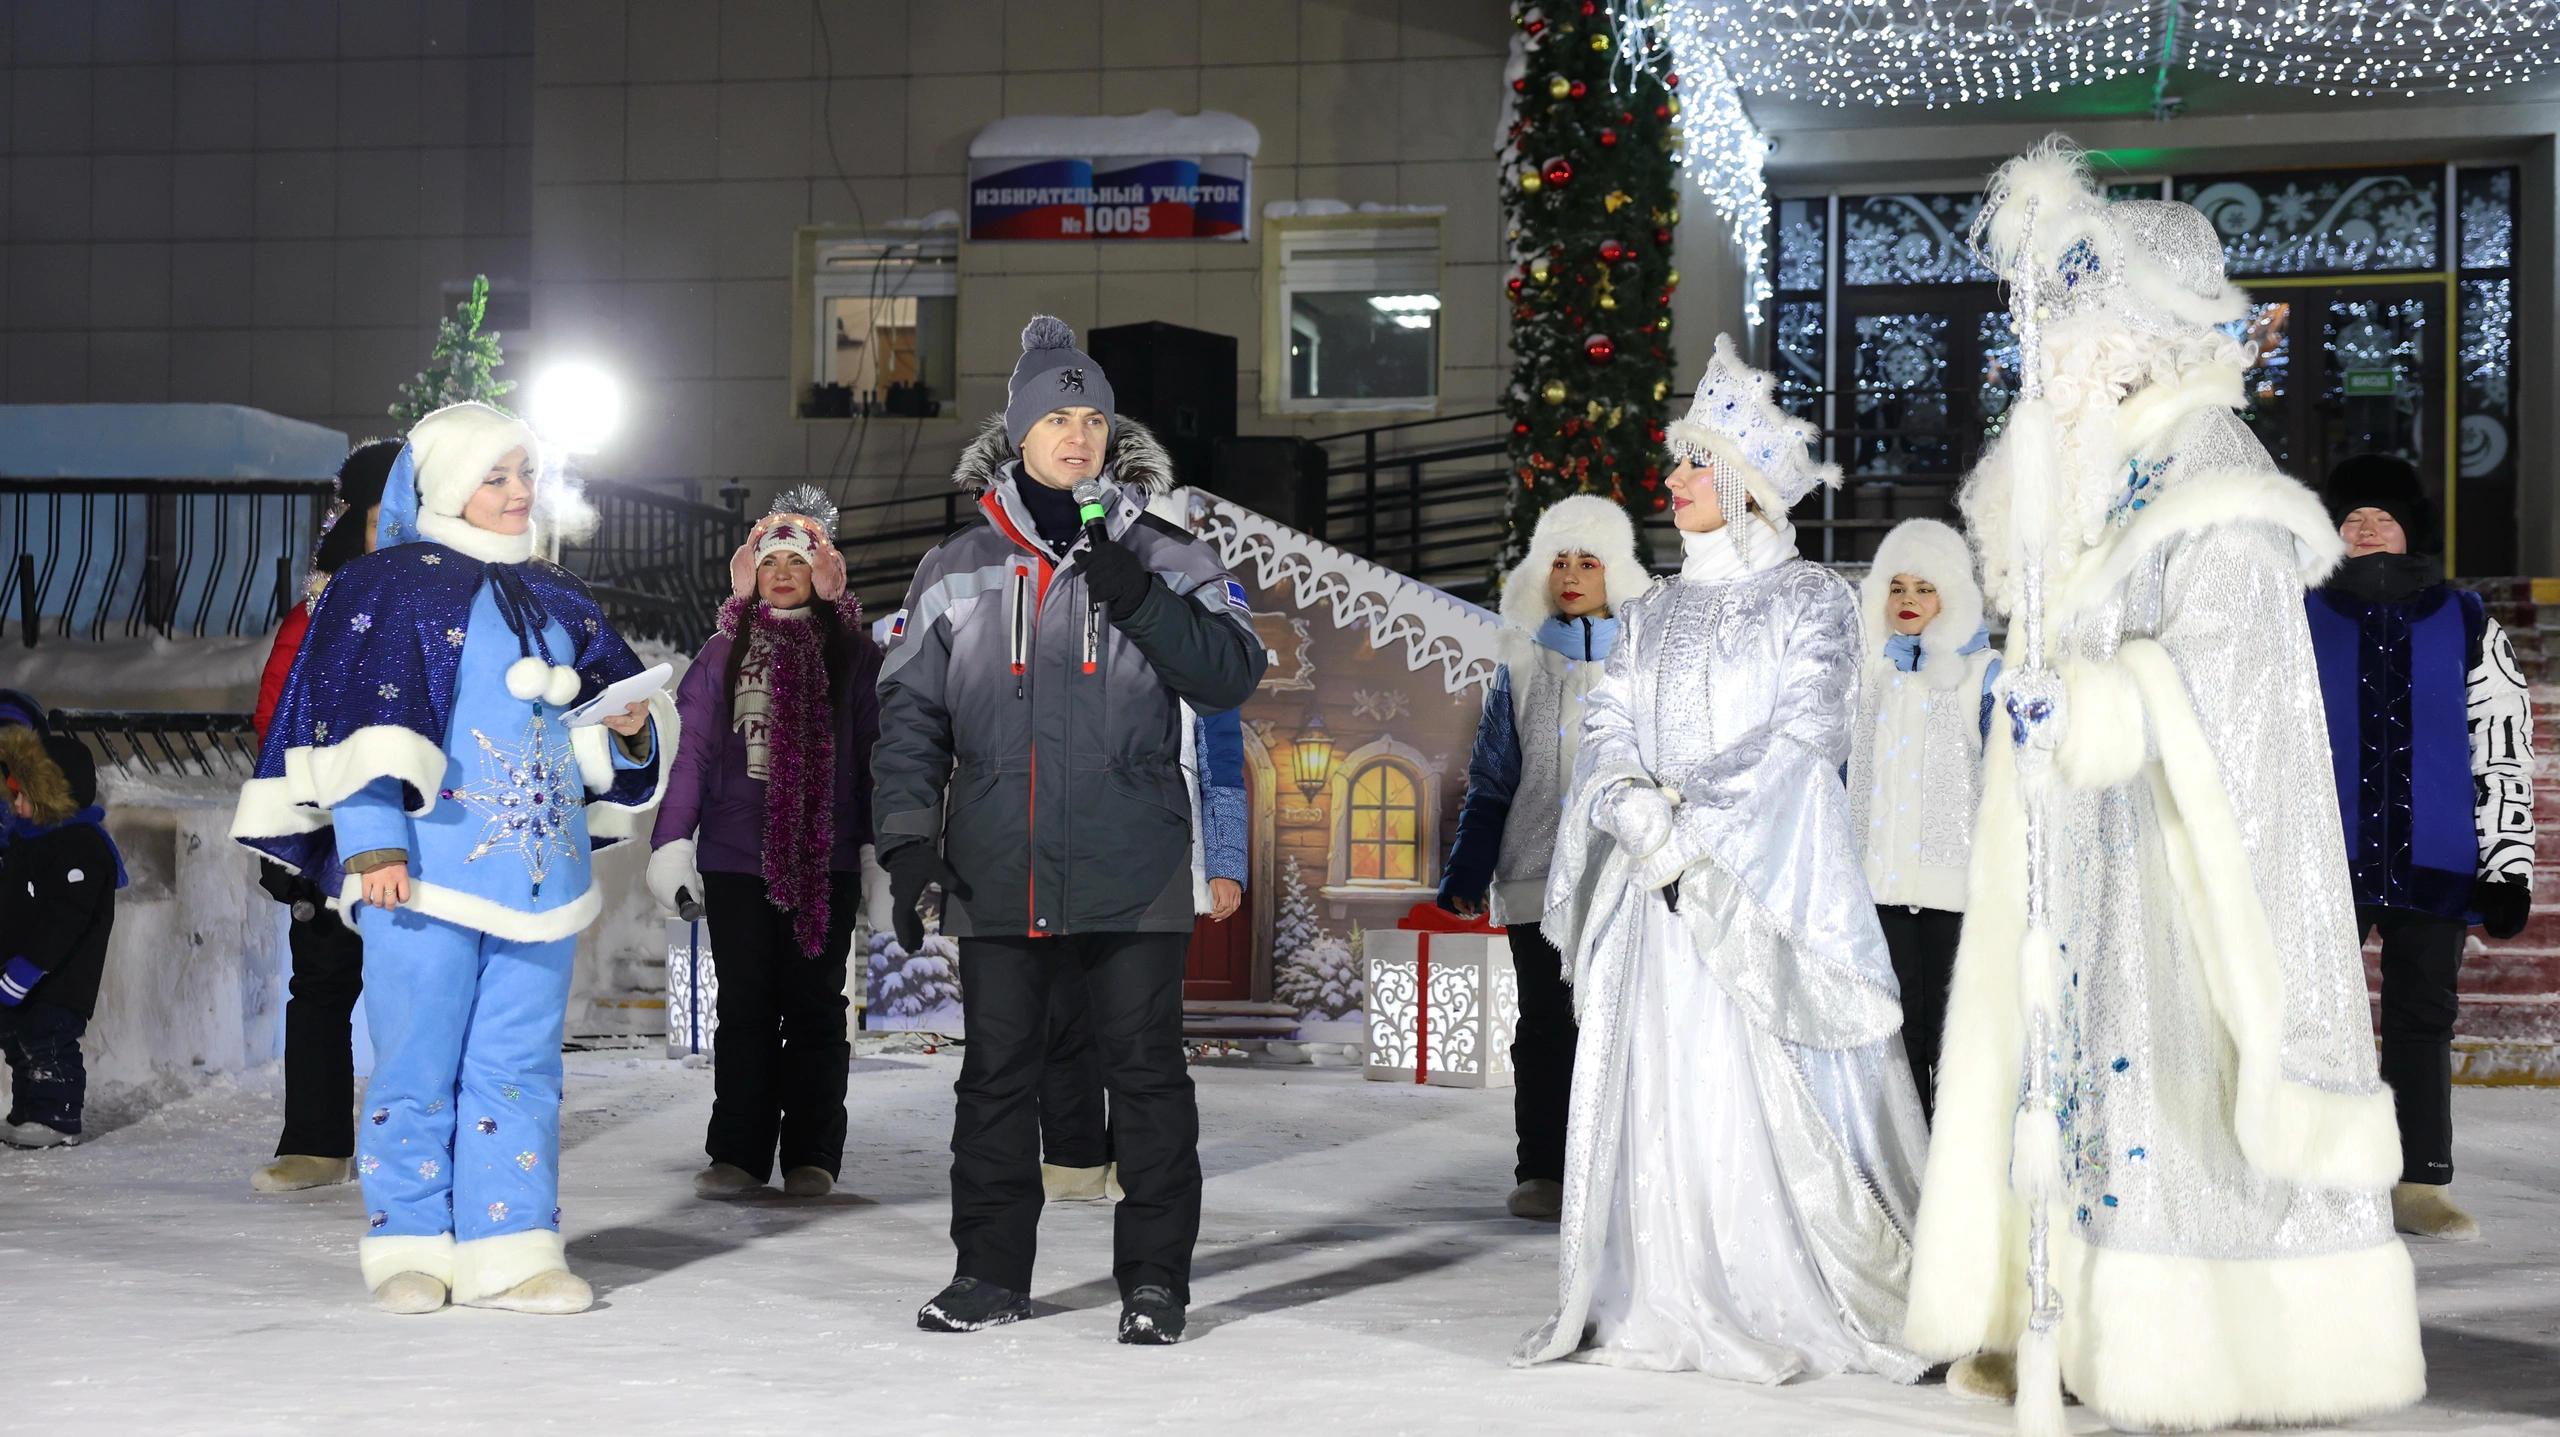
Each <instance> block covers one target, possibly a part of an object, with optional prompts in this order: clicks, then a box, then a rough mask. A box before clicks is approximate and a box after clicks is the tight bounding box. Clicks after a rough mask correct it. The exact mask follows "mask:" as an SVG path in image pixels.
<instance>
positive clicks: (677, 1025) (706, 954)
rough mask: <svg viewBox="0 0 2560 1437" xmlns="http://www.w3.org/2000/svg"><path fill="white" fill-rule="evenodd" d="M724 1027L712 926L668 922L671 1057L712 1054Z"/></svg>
mask: <svg viewBox="0 0 2560 1437" xmlns="http://www.w3.org/2000/svg"><path fill="white" fill-rule="evenodd" d="M719 1026H720V975H719V974H718V973H717V972H716V971H715V970H714V969H713V968H712V966H711V925H710V924H708V923H705V922H703V921H702V920H701V919H699V918H697V919H695V920H693V921H692V922H690V923H687V922H686V921H685V920H683V919H681V918H670V919H668V920H667V1056H668V1057H670V1058H681V1057H684V1056H686V1055H688V1054H692V1053H708V1052H710V1051H711V1035H712V1032H713V1030H714V1029H716V1028H718V1027H719Z"/></svg>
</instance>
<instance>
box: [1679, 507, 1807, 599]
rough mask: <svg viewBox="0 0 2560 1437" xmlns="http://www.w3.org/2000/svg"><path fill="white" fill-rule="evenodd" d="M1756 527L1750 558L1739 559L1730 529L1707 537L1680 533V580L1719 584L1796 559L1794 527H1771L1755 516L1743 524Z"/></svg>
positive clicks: (1752, 536) (1717, 530)
mask: <svg viewBox="0 0 2560 1437" xmlns="http://www.w3.org/2000/svg"><path fill="white" fill-rule="evenodd" d="M1743 522H1744V523H1746V524H1756V525H1757V527H1756V528H1755V529H1754V530H1753V531H1752V535H1751V557H1750V558H1749V559H1745V558H1743V556H1742V554H1741V552H1740V551H1738V550H1737V549H1735V548H1734V546H1733V525H1732V524H1730V523H1728V524H1725V525H1724V526H1723V527H1721V528H1718V529H1716V530H1714V531H1712V532H1710V533H1705V534H1692V533H1689V532H1688V531H1687V530H1685V529H1684V530H1682V531H1681V533H1680V552H1681V555H1682V557H1681V560H1680V577H1681V578H1683V579H1690V580H1694V581H1696V582H1698V583H1701V584H1721V583H1723V582H1725V581H1726V580H1728V579H1741V578H1748V577H1749V576H1751V575H1753V574H1765V573H1767V572H1768V571H1769V570H1771V569H1774V568H1776V567H1778V566H1779V565H1780V564H1783V563H1785V562H1786V561H1788V560H1789V559H1792V558H1794V557H1795V556H1796V526H1795V525H1793V524H1789V523H1786V522H1784V521H1783V520H1782V521H1780V522H1779V523H1778V524H1777V525H1775V526H1774V527H1773V526H1772V525H1771V524H1770V523H1769V522H1768V521H1767V520H1766V519H1763V518H1761V517H1760V516H1759V515H1757V514H1754V515H1751V516H1750V517H1748V518H1746V519H1744V520H1743Z"/></svg>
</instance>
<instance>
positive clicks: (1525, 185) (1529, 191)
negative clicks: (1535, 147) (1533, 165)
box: [1520, 170, 1547, 195]
mask: <svg viewBox="0 0 2560 1437" xmlns="http://www.w3.org/2000/svg"><path fill="white" fill-rule="evenodd" d="M1546 187H1547V182H1546V181H1545V180H1542V179H1540V178H1538V172H1537V171H1536V170H1522V171H1521V172H1520V193H1522V194H1524V195H1534V194H1536V193H1537V192H1538V191H1540V190H1543V189H1545V188H1546Z"/></svg>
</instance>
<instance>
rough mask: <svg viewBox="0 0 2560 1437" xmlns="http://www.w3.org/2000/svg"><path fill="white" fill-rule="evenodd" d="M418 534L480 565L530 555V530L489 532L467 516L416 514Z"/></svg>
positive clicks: (513, 561) (519, 559) (520, 559)
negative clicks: (474, 560)
mask: <svg viewBox="0 0 2560 1437" xmlns="http://www.w3.org/2000/svg"><path fill="white" fill-rule="evenodd" d="M418 533H419V535H420V536H421V537H423V538H426V539H431V540H433V541H435V542H436V543H439V544H442V545H444V546H445V547H446V548H448V549H453V550H457V551H459V552H461V553H463V554H466V555H469V556H470V557H472V558H474V559H477V560H479V561H480V562H481V563H483V564H521V563H523V562H525V561H526V560H528V559H530V558H532V557H533V529H532V527H531V526H530V525H528V526H526V528H525V531H524V532H523V533H521V534H498V533H492V532H491V531H489V530H487V529H483V528H481V527H479V526H478V525H476V524H473V523H472V522H471V521H469V520H468V519H462V518H458V517H455V516H452V515H447V514H420V515H419V516H418Z"/></svg>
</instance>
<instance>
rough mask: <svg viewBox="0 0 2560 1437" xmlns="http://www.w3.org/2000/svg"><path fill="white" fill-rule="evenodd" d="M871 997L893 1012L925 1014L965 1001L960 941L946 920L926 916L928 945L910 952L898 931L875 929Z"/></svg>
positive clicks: (879, 1009)
mask: <svg viewBox="0 0 2560 1437" xmlns="http://www.w3.org/2000/svg"><path fill="white" fill-rule="evenodd" d="M867 953H868V960H869V967H870V985H871V987H870V998H869V1000H868V1001H867V1002H866V1003H865V1004H864V1006H865V1007H867V1008H869V1009H870V1010H871V1011H872V1012H874V1013H885V1014H887V1015H889V1016H890V1017H893V1018H920V1017H922V1016H924V1015H925V1014H927V1013H930V1012H932V1011H933V1010H934V1009H936V1008H940V1007H944V1006H946V1005H947V1006H950V1007H954V1008H956V1007H958V1006H960V945H959V943H958V942H956V941H954V940H953V939H950V938H946V937H944V936H943V934H942V921H941V919H940V918H939V917H933V916H929V917H927V918H926V919H925V921H924V950H923V951H922V952H920V953H912V954H911V953H909V952H907V950H906V949H904V948H901V947H899V946H898V939H897V935H895V934H894V933H888V932H875V933H873V934H872V935H871V941H870V943H869V945H868V947H867Z"/></svg>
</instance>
